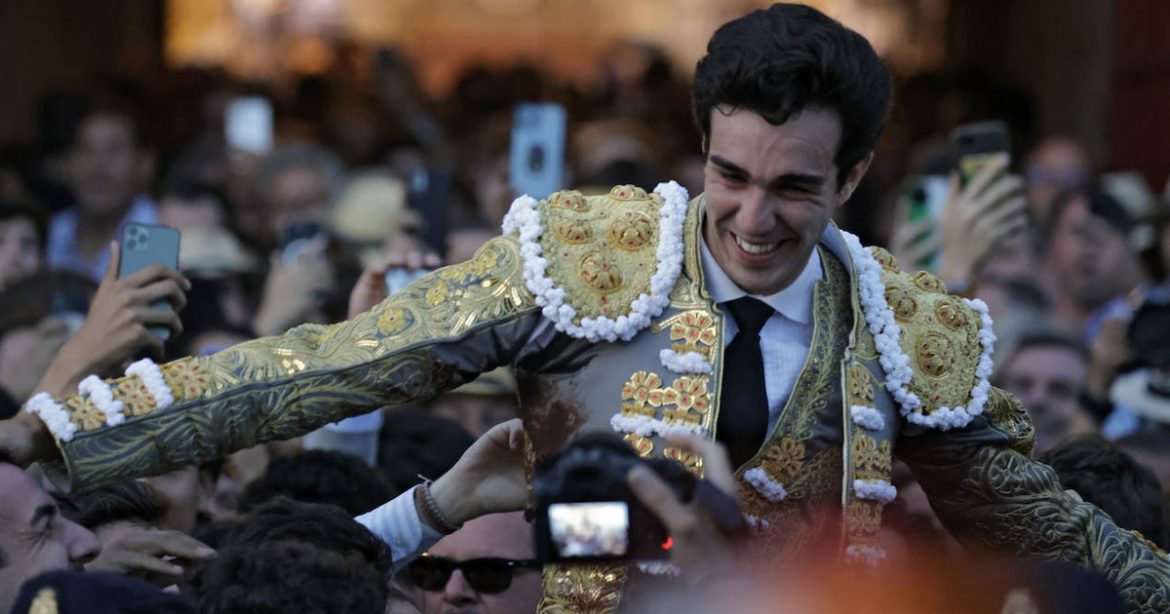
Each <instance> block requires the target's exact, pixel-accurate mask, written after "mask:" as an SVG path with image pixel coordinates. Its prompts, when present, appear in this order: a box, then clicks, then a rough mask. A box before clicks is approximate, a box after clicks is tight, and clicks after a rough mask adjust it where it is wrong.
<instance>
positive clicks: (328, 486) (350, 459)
mask: <svg viewBox="0 0 1170 614" xmlns="http://www.w3.org/2000/svg"><path fill="white" fill-rule="evenodd" d="M277 495H284V496H286V497H292V498H293V499H296V500H297V501H307V502H309V503H332V504H333V505H337V506H340V507H342V508H343V509H345V511H347V512H349V513H350V515H352V516H360V515H361V514H364V513H366V512H368V511H370V510H372V509H374V508H376V507H378V506H379V505H382V504H383V503H385V502H386V501H388V500H390V498H391V495H392V493H391V491H390V487H389V486H388V485H387V484H386V481H385V480H384V479H383V478H382V475H381V474H380V473H378V471H377V470H376V469H374V468H373V467H370V466H369V465H367V464H365V463H364V462H362V461H361V459H359V458H357V457H356V456H351V455H349V454H344V453H341V452H335V451H331V450H306V451H305V452H301V453H300V454H298V455H296V456H294V457H291V458H280V459H276V460H274V461H272V463H271V464H270V465H268V471H266V472H265V473H264V476H263V477H261V478H260V479H258V480H256V481H255V482H252V483H251V484H249V485H248V487H247V488H246V489H244V493H243V494H242V495H241V496H240V511H241V512H248V511H250V510H251V509H252V508H255V507H257V506H258V505H260V504H261V503H264V502H265V501H268V500H270V499H272V498H273V497H275V496H277Z"/></svg>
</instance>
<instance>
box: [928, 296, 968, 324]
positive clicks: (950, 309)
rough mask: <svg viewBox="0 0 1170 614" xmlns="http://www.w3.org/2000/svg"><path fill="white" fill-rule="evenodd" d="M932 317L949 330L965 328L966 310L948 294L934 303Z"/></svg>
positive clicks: (957, 300) (966, 320)
mask: <svg viewBox="0 0 1170 614" xmlns="http://www.w3.org/2000/svg"><path fill="white" fill-rule="evenodd" d="M934 317H935V319H937V320H938V321H939V322H942V324H943V325H944V326H946V327H947V328H949V329H951V330H963V329H964V328H967V322H968V318H967V312H966V311H965V310H964V309H963V304H962V303H961V302H960V301H959V299H957V298H955V297H952V296H948V297H947V298H944V299H942V300H940V301H939V302H938V303H936V304H935V306H934Z"/></svg>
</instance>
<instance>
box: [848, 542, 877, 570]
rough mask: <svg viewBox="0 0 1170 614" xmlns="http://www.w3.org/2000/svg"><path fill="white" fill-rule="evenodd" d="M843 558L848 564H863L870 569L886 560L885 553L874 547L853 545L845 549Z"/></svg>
mask: <svg viewBox="0 0 1170 614" xmlns="http://www.w3.org/2000/svg"><path fill="white" fill-rule="evenodd" d="M845 558H846V559H847V560H848V561H849V562H850V563H865V564H866V565H869V566H871V567H872V566H874V565H877V564H878V563H880V562H882V560H884V559H885V558H886V551H885V550H882V549H881V548H876V547H874V546H858V545H853V546H849V547H848V548H846V549H845Z"/></svg>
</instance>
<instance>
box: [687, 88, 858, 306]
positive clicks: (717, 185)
mask: <svg viewBox="0 0 1170 614" xmlns="http://www.w3.org/2000/svg"><path fill="white" fill-rule="evenodd" d="M729 111H730V112H729ZM840 140H841V121H840V119H839V117H838V115H837V114H836V113H835V112H833V111H829V110H825V109H821V108H807V109H805V110H804V111H802V112H801V113H800V114H799V115H796V116H794V117H792V118H790V119H789V120H788V121H786V122H784V123H783V124H781V125H779V126H775V125H772V124H770V123H768V121H767V120H765V119H764V118H763V117H761V116H760V115H759V114H757V113H754V112H752V111H748V110H744V109H735V110H729V109H726V108H720V109H716V110H714V111H712V113H711V137H710V143H709V145H708V154H707V166H706V170H705V182H706V185H705V190H706V206H707V217H706V220H705V222H704V228H703V237H704V239H705V240H706V242H707V247H708V249H710V250H711V254H712V255H713V256H714V257H715V261H716V262H718V263H719V266H720V267H721V268H722V269H723V271H724V272H725V273H727V276H728V277H730V278H731V280H732V281H734V282H735V283H736V285H738V286H739V287H740V288H742V289H744V290H746V291H747V292H749V293H751V294H757V295H768V294H774V293H776V292H779V291H780V290H783V289H784V288H787V287H788V285H789V284H791V283H792V282H793V281H794V280H795V279H796V278H797V277H798V276H799V275H800V272H801V271H802V270H804V266H805V264H806V263H807V262H808V259H809V255H810V254H811V253H812V250H813V248H814V247H815V246H816V244H817V242H818V241H819V240H820V238H821V234H822V233H823V232H824V231H825V226H826V225H827V224H828V223H829V219H830V218H831V217H832V216H833V213H834V212H835V211H836V209H837V207H838V206H840V205H841V203H843V202H845V201H846V200H848V199H849V196H850V195H851V194H853V190H854V188H856V187H857V183H858V182H859V181H861V177H862V176H864V175H865V171H866V169H867V168H869V162H870V160H871V159H872V157H873V154H872V153H871V154H869V155H868V156H866V157H865V158H864V159H863V160H862V161H861V162H859V163H857V165H856V166H854V167H853V168H852V169H850V171H849V173H848V175H847V176H846V178H845V181H844V183H843V184H842V185H841V186H840V187H838V184H837V165H836V163H835V162H834V158H835V156H836V153H837V146H838V143H839V141H840Z"/></svg>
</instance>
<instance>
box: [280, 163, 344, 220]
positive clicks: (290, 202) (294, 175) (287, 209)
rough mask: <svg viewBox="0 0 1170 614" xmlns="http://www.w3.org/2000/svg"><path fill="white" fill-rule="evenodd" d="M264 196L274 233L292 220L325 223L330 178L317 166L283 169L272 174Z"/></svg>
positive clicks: (327, 212) (327, 216) (327, 217)
mask: <svg viewBox="0 0 1170 614" xmlns="http://www.w3.org/2000/svg"><path fill="white" fill-rule="evenodd" d="M267 198H268V203H269V206H270V207H271V211H272V224H273V226H272V231H273V232H275V233H276V236H280V232H282V231H283V230H284V228H285V227H287V226H288V225H289V224H291V223H293V222H299V221H314V222H319V223H322V224H327V223H328V220H329V215H328V214H329V198H330V194H329V179H328V177H326V176H325V173H324V172H322V171H321V170H320V169H317V168H313V167H311V166H294V167H291V168H288V169H285V170H284V171H282V172H281V173H279V174H277V175H276V176H275V177H273V179H272V183H271V185H270V187H269V193H268V194H267Z"/></svg>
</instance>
